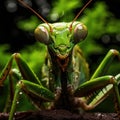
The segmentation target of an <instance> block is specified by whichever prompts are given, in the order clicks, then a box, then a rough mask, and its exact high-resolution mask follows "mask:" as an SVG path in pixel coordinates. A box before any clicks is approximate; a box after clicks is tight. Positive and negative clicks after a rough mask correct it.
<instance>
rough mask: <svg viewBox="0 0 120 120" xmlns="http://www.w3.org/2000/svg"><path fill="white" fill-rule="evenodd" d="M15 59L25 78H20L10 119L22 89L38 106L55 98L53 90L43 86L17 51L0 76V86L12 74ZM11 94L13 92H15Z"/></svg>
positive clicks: (10, 119)
mask: <svg viewBox="0 0 120 120" xmlns="http://www.w3.org/2000/svg"><path fill="white" fill-rule="evenodd" d="M13 59H15V61H16V63H17V65H18V68H19V71H20V73H21V76H22V78H23V80H20V81H19V82H18V84H17V85H16V89H15V95H14V99H13V102H12V107H11V111H10V117H9V120H12V118H13V115H14V112H15V107H16V101H17V99H18V97H19V92H20V90H22V91H23V92H24V93H25V94H26V95H27V96H28V97H29V98H30V99H31V100H32V101H33V102H34V103H35V105H36V106H37V107H40V106H41V105H39V104H40V103H41V101H42V102H43V101H46V100H47V101H51V100H53V99H54V94H53V93H52V92H51V91H49V90H48V89H47V88H45V87H43V85H42V84H41V81H40V80H39V79H38V77H37V76H36V75H35V74H34V72H33V71H32V70H31V69H30V68H29V67H28V65H27V64H26V62H25V61H24V60H23V59H22V57H21V56H20V54H19V53H15V54H13V55H12V57H11V58H10V60H9V62H8V64H7V65H6V66H5V68H4V70H3V71H2V73H1V76H0V86H3V83H4V81H5V80H6V78H7V76H8V75H9V74H10V71H11V68H12V62H13ZM27 80H28V81H27ZM11 87H12V84H11ZM11 94H13V92H12V93H11ZM11 96H12V95H11ZM38 99H39V100H38Z"/></svg>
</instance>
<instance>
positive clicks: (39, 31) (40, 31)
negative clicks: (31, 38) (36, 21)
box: [35, 26, 50, 45]
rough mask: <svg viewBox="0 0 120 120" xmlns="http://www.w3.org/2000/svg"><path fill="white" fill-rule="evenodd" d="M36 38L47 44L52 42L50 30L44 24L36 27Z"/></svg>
mask: <svg viewBox="0 0 120 120" xmlns="http://www.w3.org/2000/svg"><path fill="white" fill-rule="evenodd" d="M35 38H36V40H37V41H39V42H41V43H44V44H46V45H48V44H49V43H50V39H49V33H48V30H47V29H46V28H45V27H43V26H39V27H37V28H36V29H35Z"/></svg>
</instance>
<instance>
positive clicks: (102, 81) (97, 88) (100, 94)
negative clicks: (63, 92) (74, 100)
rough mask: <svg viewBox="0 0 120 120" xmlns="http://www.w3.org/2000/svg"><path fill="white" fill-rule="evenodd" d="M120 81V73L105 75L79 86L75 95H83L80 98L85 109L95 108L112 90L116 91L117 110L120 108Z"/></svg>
mask: <svg viewBox="0 0 120 120" xmlns="http://www.w3.org/2000/svg"><path fill="white" fill-rule="evenodd" d="M119 83H120V74H118V75H117V76H115V77H113V76H103V77H98V78H95V79H93V80H91V81H87V82H86V83H83V84H82V85H80V86H79V87H78V89H77V90H76V91H75V93H74V95H75V96H76V97H82V98H81V99H80V102H79V104H80V106H81V107H82V108H83V109H84V110H91V109H94V108H95V107H96V106H97V105H99V104H100V103H101V102H102V101H103V100H104V99H106V98H107V97H108V96H109V95H110V94H111V93H112V92H113V93H114V96H115V100H116V103H115V104H116V105H117V111H119V110H120V94H119V89H118V85H119Z"/></svg>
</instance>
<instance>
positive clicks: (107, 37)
mask: <svg viewBox="0 0 120 120" xmlns="http://www.w3.org/2000/svg"><path fill="white" fill-rule="evenodd" d="M25 1H26V2H27V4H29V5H30V6H31V7H32V8H33V9H34V10H36V11H37V12H38V13H39V14H40V15H42V16H43V17H44V18H45V19H46V20H47V21H48V22H51V23H54V22H63V21H64V22H70V21H72V20H73V19H74V17H75V16H76V15H77V13H78V12H79V10H80V9H81V8H82V6H83V5H85V3H87V0H84V1H82V0H51V1H49V0H33V1H32V0H25ZM119 5H120V1H119V0H116V1H113V0H109V1H107V0H106V1H104V0H96V1H95V0H93V2H92V3H91V4H90V5H89V6H88V7H87V9H85V10H84V12H83V13H82V14H81V15H80V16H79V18H78V19H77V20H78V21H81V22H83V23H84V24H85V25H86V26H87V28H88V36H87V38H86V40H85V41H84V42H82V43H80V44H79V45H80V47H81V49H82V50H83V53H84V55H85V57H86V59H87V61H88V63H89V68H90V75H91V74H92V73H93V72H94V71H95V69H96V68H97V66H98V65H99V63H100V62H101V60H102V59H103V58H104V56H105V55H106V53H107V52H108V51H109V50H110V49H117V50H118V51H120V14H119V13H120V8H119ZM40 23H43V22H42V21H41V20H40V19H38V18H37V17H36V16H35V15H34V14H33V13H31V12H30V11H29V10H27V9H26V8H24V7H23V6H22V5H20V4H19V3H18V2H17V0H1V1H0V73H1V71H2V69H3V68H4V66H5V64H6V63H7V61H8V60H9V58H10V55H11V54H12V53H14V52H20V53H21V54H22V56H23V57H24V59H25V60H26V61H27V63H28V64H29V66H30V67H31V68H32V69H33V70H34V71H35V73H36V74H37V75H38V76H39V77H41V72H40V71H41V66H42V64H43V62H44V57H45V52H46V50H45V46H44V45H41V44H40V43H37V42H36V40H35V38H34V29H35V28H36V27H37V26H38V25H39V24H40ZM14 66H15V65H14ZM118 73H120V62H119V61H118V59H115V60H114V62H112V63H111V65H110V68H108V72H107V73H106V74H111V75H116V74H118ZM6 88H7V82H6V87H5V88H4V89H2V90H1V91H0V93H2V95H4V97H6V95H7V94H8V93H7V89H6ZM3 90H4V93H3ZM8 91H9V90H8ZM0 98H1V96H0ZM21 99H22V97H21ZM110 99H112V98H110ZM24 102H26V101H25V100H23V99H22V100H21V104H23V106H24ZM4 103H5V99H4V98H3V99H2V100H1V99H0V111H2V110H3V108H4ZM27 103H28V102H27ZM107 103H108V102H107ZM105 104H106V103H105ZM28 106H29V105H28ZM28 106H27V107H26V106H24V108H22V107H19V108H18V109H19V110H26V109H29V108H31V109H33V107H28ZM106 109H107V111H109V110H108V107H106ZM102 110H103V109H102ZM103 111H106V110H103ZM107 111H106V112H107Z"/></svg>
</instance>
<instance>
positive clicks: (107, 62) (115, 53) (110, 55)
mask: <svg viewBox="0 0 120 120" xmlns="http://www.w3.org/2000/svg"><path fill="white" fill-rule="evenodd" d="M115 56H118V57H120V53H119V52H118V51H117V50H115V49H111V50H109V51H108V53H107V55H106V56H105V58H104V59H103V61H102V62H101V64H100V65H99V66H98V68H97V69H96V71H95V73H94V74H93V75H92V77H91V79H90V80H93V79H94V78H97V77H99V76H103V74H104V73H105V71H106V70H107V69H108V67H109V65H110V63H111V62H112V60H113V58H114V57H115Z"/></svg>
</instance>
